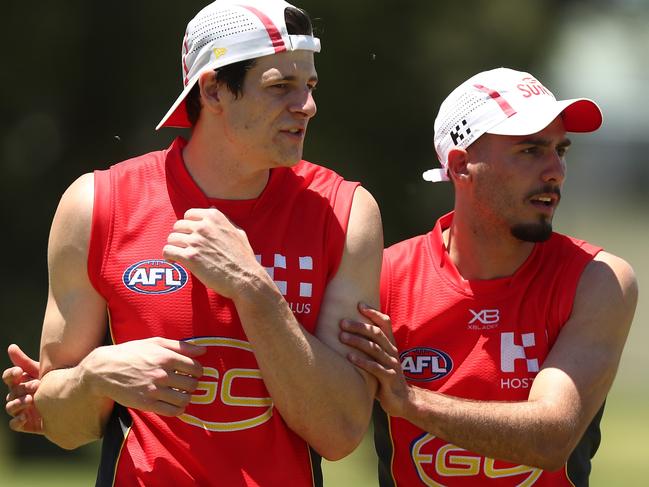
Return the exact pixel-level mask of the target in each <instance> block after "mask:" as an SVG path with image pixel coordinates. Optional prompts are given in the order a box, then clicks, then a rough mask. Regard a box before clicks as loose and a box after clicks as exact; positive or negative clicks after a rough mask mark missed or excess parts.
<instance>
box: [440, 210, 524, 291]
mask: <svg viewBox="0 0 649 487" xmlns="http://www.w3.org/2000/svg"><path fill="white" fill-rule="evenodd" d="M472 216H473V215H469V214H467V212H464V211H462V209H459V208H457V207H456V210H455V214H454V216H453V223H452V224H451V226H450V228H448V229H446V230H444V232H443V234H442V237H443V239H444V245H445V247H446V250H447V252H448V254H449V257H450V258H451V261H452V262H453V264H454V265H455V267H456V268H457V270H458V272H459V273H460V275H461V276H462V277H463V278H464V279H467V280H478V279H481V280H484V279H497V278H500V277H507V276H511V275H512V274H514V273H515V272H516V270H517V269H518V268H519V267H520V266H521V265H522V264H523V262H525V260H526V259H527V257H528V256H529V255H530V253H531V252H532V250H533V249H534V243H532V242H523V241H521V240H518V239H517V238H515V237H514V236H512V235H511V234H510V233H509V230H508V229H504V228H493V227H488V224H487V225H485V224H484V223H483V220H480V219H479V218H475V217H473V218H472Z"/></svg>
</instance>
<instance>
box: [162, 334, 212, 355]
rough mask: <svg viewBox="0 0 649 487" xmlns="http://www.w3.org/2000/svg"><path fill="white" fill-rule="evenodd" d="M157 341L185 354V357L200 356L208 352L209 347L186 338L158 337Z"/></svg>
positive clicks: (169, 348) (165, 346)
mask: <svg viewBox="0 0 649 487" xmlns="http://www.w3.org/2000/svg"><path fill="white" fill-rule="evenodd" d="M154 340H155V342H156V343H157V344H158V345H160V346H161V347H164V348H166V349H168V350H171V351H173V352H176V353H179V354H181V355H184V356H185V357H200V356H201V355H203V354H204V353H205V352H207V347H204V346H202V345H194V344H193V343H191V342H189V341H186V340H171V339H169V338H162V337H157V338H155V339H154Z"/></svg>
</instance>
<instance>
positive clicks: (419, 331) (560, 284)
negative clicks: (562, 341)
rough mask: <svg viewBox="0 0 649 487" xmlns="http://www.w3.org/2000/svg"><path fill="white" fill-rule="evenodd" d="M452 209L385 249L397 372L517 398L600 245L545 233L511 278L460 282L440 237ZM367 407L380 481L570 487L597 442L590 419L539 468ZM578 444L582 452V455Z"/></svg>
mask: <svg viewBox="0 0 649 487" xmlns="http://www.w3.org/2000/svg"><path fill="white" fill-rule="evenodd" d="M452 217H453V214H452V213H451V214H448V215H446V216H444V217H442V218H441V219H440V220H439V221H438V222H437V225H436V226H435V228H434V229H433V231H432V232H430V233H428V234H426V235H422V236H418V237H415V238H413V239H410V240H406V241H404V242H400V243H398V244H396V245H394V246H392V247H390V248H389V249H387V250H386V251H385V254H384V261H383V271H382V276H381V303H382V308H383V310H384V311H385V312H386V313H387V314H388V315H390V316H391V318H392V324H393V327H394V336H395V339H396V343H397V347H398V349H399V353H400V359H401V365H402V368H403V371H404V374H405V376H406V378H407V380H408V382H409V383H410V384H412V385H415V386H417V387H422V388H426V389H430V390H433V391H439V392H443V393H445V394H448V395H451V396H456V397H462V398H467V399H475V400H487V401H523V400H526V399H527V397H528V393H529V390H530V386H531V385H532V381H533V380H534V377H535V376H536V374H537V372H538V371H539V367H540V366H541V365H542V364H543V361H544V359H545V357H546V356H547V354H548V352H549V350H550V349H551V347H552V345H553V344H554V342H555V340H556V338H557V335H558V334H559V331H560V330H561V327H562V326H563V324H564V323H565V322H566V321H567V320H568V318H569V317H570V314H571V311H572V304H573V300H574V296H575V292H576V288H577V284H578V281H579V278H580V276H581V273H582V271H583V269H584V267H585V266H586V265H587V264H588V263H589V262H590V261H591V260H592V259H593V257H594V256H595V255H596V254H597V253H598V252H599V251H600V250H601V249H600V248H597V247H593V246H591V245H589V244H588V243H586V242H583V241H579V240H575V239H572V238H569V237H566V236H563V235H560V234H557V233H553V234H552V236H551V238H550V239H549V240H548V241H546V242H544V243H539V244H536V245H535V246H534V250H533V251H532V253H531V255H530V256H529V257H528V259H527V260H526V261H525V263H524V264H523V265H522V266H521V267H520V268H519V269H518V270H517V271H516V273H515V274H513V275H512V276H510V277H507V278H501V279H492V280H474V281H467V280H465V279H463V278H462V277H461V276H460V274H459V272H458V271H457V269H456V268H455V266H454V265H453V263H452V261H451V260H450V258H449V256H448V253H447V252H446V251H445V248H444V243H443V240H442V231H443V230H444V229H446V228H448V227H449V226H450V225H451V221H452ZM375 413H376V414H375V440H376V447H377V452H378V454H379V474H380V480H381V486H384V487H385V486H395V485H398V486H408V487H410V486H414V485H427V486H440V485H441V486H467V487H468V486H476V485H498V486H508V487H510V486H511V487H513V486H531V485H534V486H552V487H556V486H571V485H577V484H576V483H575V482H578V481H579V479H583V478H584V477H585V478H586V479H587V476H588V473H589V471H590V457H591V456H592V455H593V454H594V450H595V449H596V448H597V443H598V442H599V436H598V435H599V430H598V425H597V424H594V425H591V426H593V427H594V428H596V429H597V431H596V432H595V436H592V435H591V434H590V433H592V432H587V434H586V435H585V438H586V439H585V440H582V444H580V446H579V447H578V448H579V449H580V451H579V453H580V454H579V455H576V456H575V459H574V460H575V461H574V462H573V463H574V464H572V465H567V466H566V468H564V469H561V470H559V471H556V472H546V471H543V470H539V469H536V468H533V467H527V466H524V465H514V464H511V463H508V462H504V461H500V460H493V459H490V458H485V457H482V456H480V455H478V454H475V453H472V452H469V451H466V450H463V449H461V448H458V447H456V446H455V445H452V444H450V443H448V442H446V441H444V440H442V439H440V438H436V437H435V436H433V435H431V434H429V433H426V432H425V431H422V430H421V429H419V428H417V427H416V426H414V425H413V424H412V423H409V422H408V421H405V420H404V419H401V418H392V417H387V416H386V414H385V413H384V412H383V410H381V409H380V408H377V410H376V412H375ZM598 416H599V415H598ZM597 421H598V420H597ZM589 448H590V449H592V450H589ZM584 451H588V452H589V453H590V455H586V456H585V459H584V455H583V452H584ZM577 457H579V459H578V460H577ZM584 462H586V463H584ZM569 463H570V462H569Z"/></svg>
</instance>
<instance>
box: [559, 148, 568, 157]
mask: <svg viewBox="0 0 649 487" xmlns="http://www.w3.org/2000/svg"><path fill="white" fill-rule="evenodd" d="M567 152H568V148H567V147H557V154H558V155H559V157H563V156H565V155H566V153H567Z"/></svg>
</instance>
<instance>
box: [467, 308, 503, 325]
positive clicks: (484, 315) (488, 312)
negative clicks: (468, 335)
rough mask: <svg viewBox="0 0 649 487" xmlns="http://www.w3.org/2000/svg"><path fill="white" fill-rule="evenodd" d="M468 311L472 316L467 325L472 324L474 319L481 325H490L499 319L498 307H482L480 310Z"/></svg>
mask: <svg viewBox="0 0 649 487" xmlns="http://www.w3.org/2000/svg"><path fill="white" fill-rule="evenodd" d="M469 311H470V312H471V314H472V315H473V318H472V319H471V321H469V325H472V324H473V323H475V322H476V321H478V322H480V323H481V324H483V325H491V324H494V323H498V322H499V321H500V310H498V309H482V310H480V311H473V310H472V309H470V310H469Z"/></svg>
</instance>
